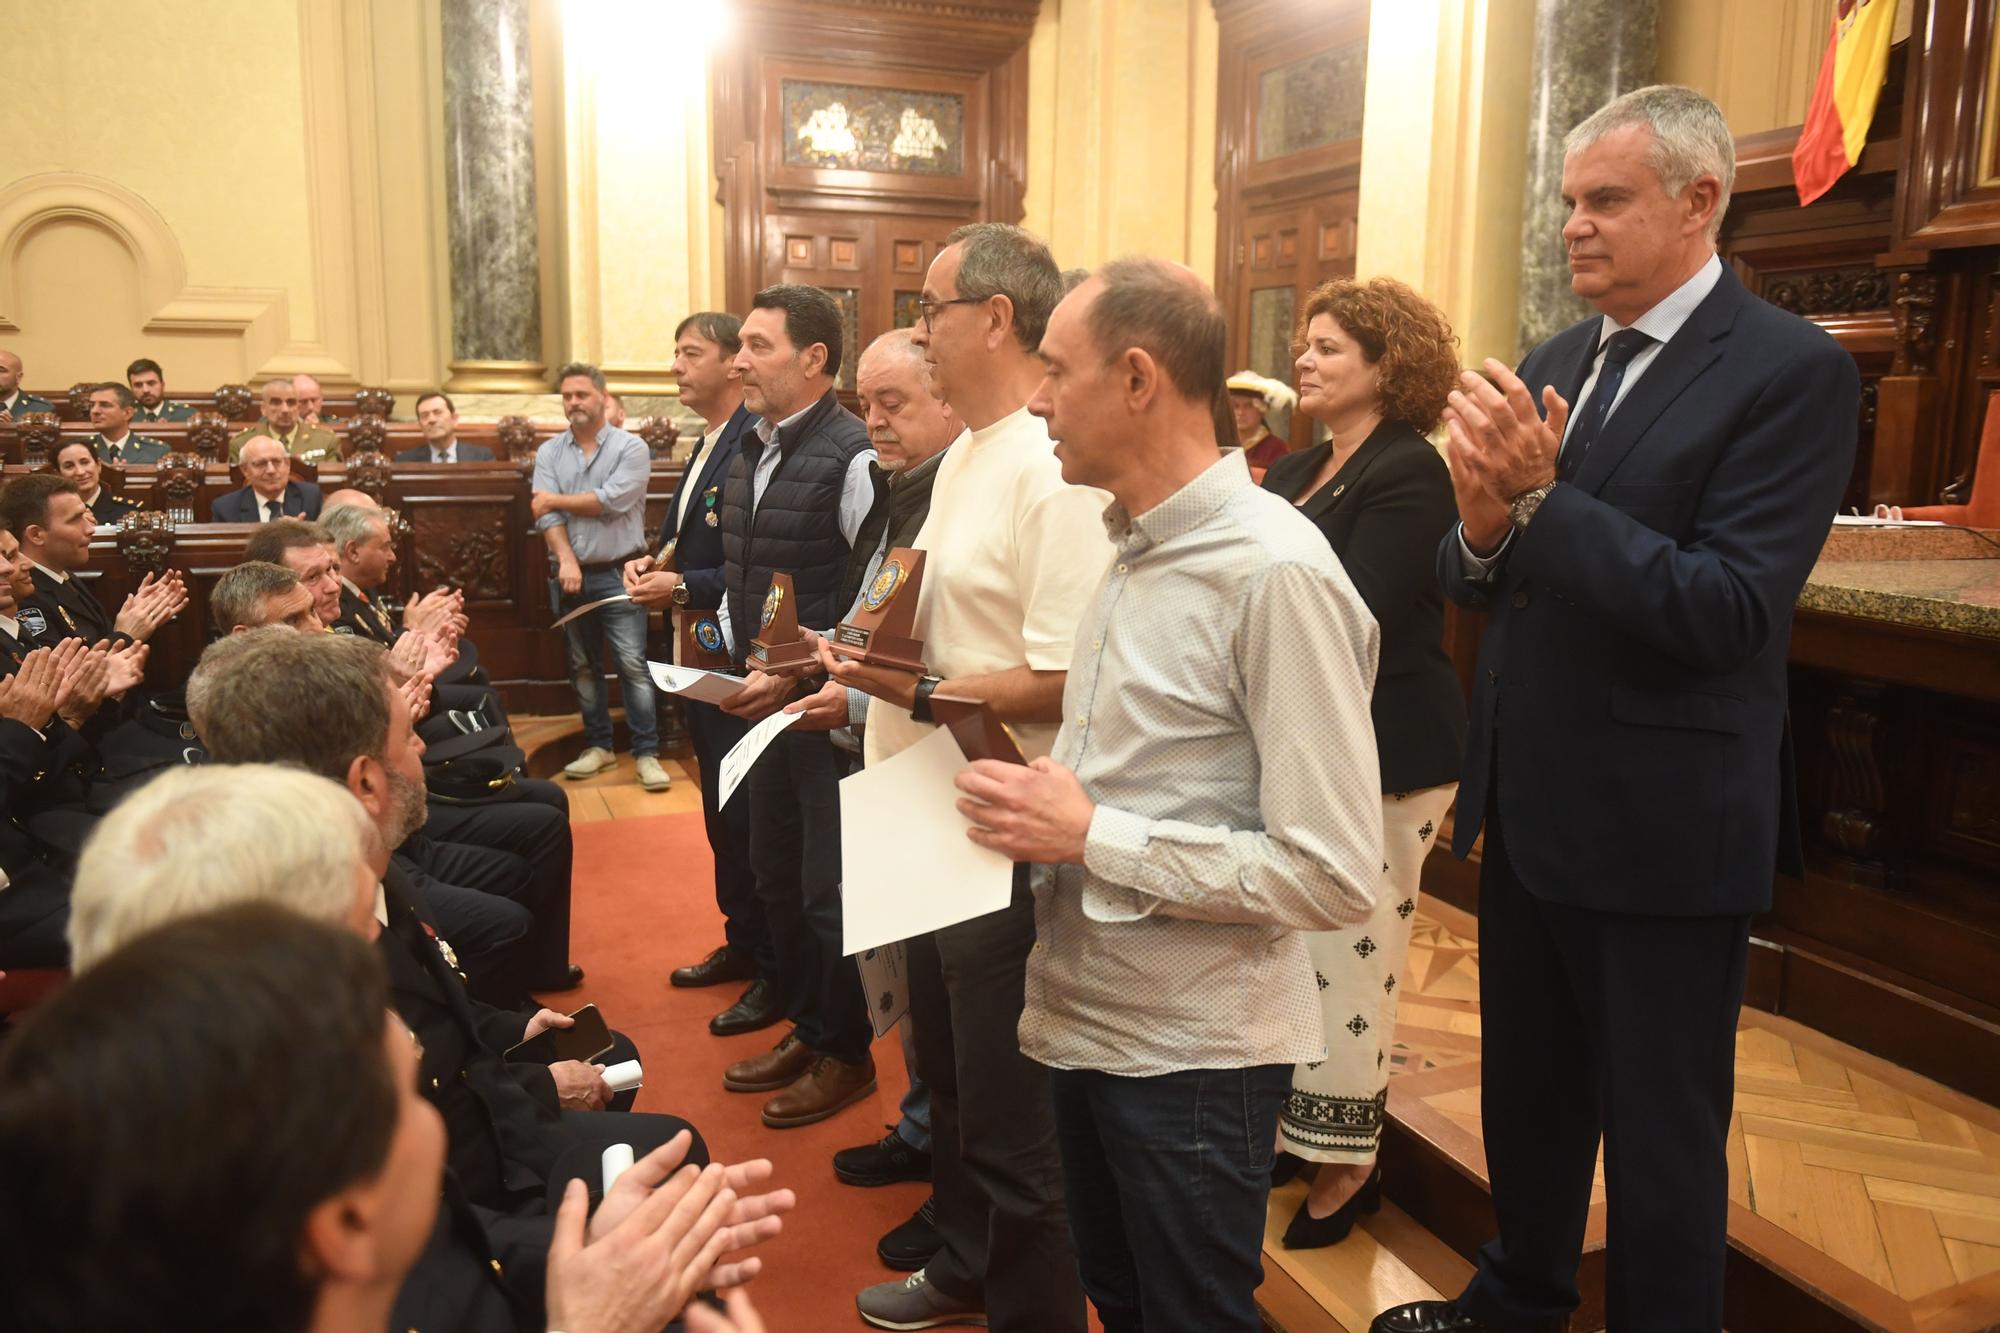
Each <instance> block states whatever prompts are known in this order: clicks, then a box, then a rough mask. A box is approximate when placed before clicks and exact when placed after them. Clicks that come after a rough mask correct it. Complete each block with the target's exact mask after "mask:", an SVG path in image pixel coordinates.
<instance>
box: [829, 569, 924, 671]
mask: <svg viewBox="0 0 2000 1333" xmlns="http://www.w3.org/2000/svg"><path fill="white" fill-rule="evenodd" d="M923 579H924V553H923V552H922V551H919V550H917V549H915V548H914V547H909V546H898V547H897V548H896V549H895V550H893V551H891V552H889V554H888V555H887V556H885V557H883V560H882V565H881V568H879V569H877V570H876V571H875V577H874V579H873V580H872V581H871V582H870V583H869V584H868V587H867V588H866V589H864V590H863V591H862V594H861V606H860V608H859V609H858V610H857V611H855V613H854V618H853V619H852V620H849V621H847V622H846V623H845V624H843V625H841V626H840V628H838V629H836V630H835V631H834V632H833V650H834V652H836V653H838V654H839V655H840V656H842V657H845V658H849V659H851V660H853V661H856V662H866V663H868V664H869V665H870V666H883V667H893V668H894V669H895V670H897V671H914V672H916V673H917V674H918V675H920V676H921V675H923V674H924V645H923V640H921V639H915V638H912V637H911V636H910V631H911V630H912V629H914V628H915V627H916V623H917V591H918V589H919V588H921V587H922V586H923Z"/></svg>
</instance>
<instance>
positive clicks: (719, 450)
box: [653, 406, 757, 611]
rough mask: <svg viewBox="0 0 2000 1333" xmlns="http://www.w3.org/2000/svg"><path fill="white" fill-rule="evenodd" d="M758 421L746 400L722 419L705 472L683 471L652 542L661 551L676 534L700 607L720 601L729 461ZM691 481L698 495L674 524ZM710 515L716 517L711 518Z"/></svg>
mask: <svg viewBox="0 0 2000 1333" xmlns="http://www.w3.org/2000/svg"><path fill="white" fill-rule="evenodd" d="M756 424H757V414H756V413H755V412H752V411H751V410H750V409H749V408H747V407H742V406H738V407H737V409H736V412H735V414H734V415H732V416H731V417H730V418H729V420H728V421H726V422H724V423H723V426H722V434H721V435H719V436H717V437H716V441H715V448H713V449H711V450H709V452H708V457H707V458H704V459H703V460H702V462H701V475H700V476H698V477H697V476H694V475H692V474H690V473H686V472H684V473H682V474H681V480H680V484H679V485H678V486H675V487H674V498H673V499H671V500H669V501H668V502H667V516H666V518H665V519H664V520H663V530H662V531H661V533H660V539H659V540H658V541H657V542H654V543H653V550H654V552H655V553H657V552H658V551H659V549H660V548H661V547H663V546H665V545H666V544H667V542H668V540H669V539H677V540H678V542H679V544H678V545H677V546H675V547H674V563H675V564H677V565H679V566H680V571H681V578H682V580H683V581H684V582H685V583H686V584H687V590H688V605H689V606H691V607H693V608H694V609H696V610H698V611H713V610H714V609H715V608H716V607H718V606H721V605H722V563H723V561H722V527H721V523H722V481H723V478H725V477H727V476H728V475H729V465H730V464H731V463H733V462H735V461H736V454H737V452H738V450H740V449H741V448H742V441H743V437H744V436H745V435H747V434H749V433H750V431H751V429H752V428H754V427H755V426H756ZM689 487H693V488H694V498H693V499H691V500H689V501H688V507H687V518H686V521H684V522H682V523H681V524H679V525H678V526H676V525H675V523H674V515H675V514H677V513H679V512H680V507H681V493H682V492H683V491H685V490H687V489H688V488H689ZM711 497H712V502H711ZM711 516H712V517H713V518H714V520H715V521H714V522H710V521H709V519H710V517H711Z"/></svg>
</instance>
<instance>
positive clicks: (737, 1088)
mask: <svg viewBox="0 0 2000 1333" xmlns="http://www.w3.org/2000/svg"><path fill="white" fill-rule="evenodd" d="M812 1062H813V1051H812V1047H810V1046H808V1045H806V1044H805V1043H804V1042H802V1041H800V1040H799V1036H798V1033H797V1031H792V1032H787V1033H786V1034H785V1036H784V1040H782V1041H780V1042H779V1043H778V1044H777V1045H776V1046H773V1047H772V1048H771V1049H770V1050H768V1051H766V1052H764V1053H763V1054H762V1055H753V1056H751V1057H750V1058H749V1059H748V1060H738V1061H737V1062H736V1063H735V1064H733V1065H731V1066H729V1068H727V1069H725V1070H723V1071H722V1086H723V1087H725V1088H727V1089H729V1090H730V1091H731V1092H770V1091H771V1090H772V1089H774V1088H782V1087H786V1086H788V1085H790V1084H791V1083H793V1082H795V1081H796V1080H797V1079H798V1077H799V1075H801V1074H803V1073H805V1072H806V1069H807V1067H808V1066H809V1065H811V1064H812Z"/></svg>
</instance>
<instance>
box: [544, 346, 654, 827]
mask: <svg viewBox="0 0 2000 1333" xmlns="http://www.w3.org/2000/svg"><path fill="white" fill-rule="evenodd" d="M556 381H557V387H558V388H559V389H560V390H561V391H562V400H563V414H564V415H565V416H567V417H568V418H569V429H568V430H566V431H564V432H563V433H562V434H560V435H558V436H556V437H555V438H554V439H552V440H549V441H547V442H546V443H544V444H543V445H542V447H541V448H540V449H538V450H537V451H536V452H535V490H534V495H533V496H532V497H531V499H530V501H529V508H530V509H531V510H532V512H533V513H534V516H535V527H536V530H537V531H539V532H540V533H541V534H542V540H543V541H545V542H547V543H548V547H549V558H550V560H551V561H552V562H553V563H554V565H555V579H554V582H553V583H552V585H551V588H550V600H551V602H552V603H553V605H554V606H555V609H556V612H557V614H561V613H563V612H564V611H568V610H571V609H574V608H575V607H578V606H582V605H584V604H586V603H589V602H595V601H601V600H603V599H604V598H606V597H616V596H619V595H621V594H622V593H623V592H624V591H625V587H624V580H623V578H622V576H621V575H620V573H619V571H620V570H621V569H623V568H624V565H625V562H626V561H628V560H632V559H635V558H637V557H638V556H640V555H643V554H645V550H646V481H647V479H648V477H649V476H650V475H651V472H652V466H653V465H652V455H651V454H650V453H649V452H648V451H647V448H646V442H645V441H644V440H641V439H640V438H639V437H638V436H636V435H633V434H631V433H630V432H629V431H623V430H620V429H618V428H617V427H616V426H610V425H607V424H605V420H604V411H605V406H606V398H607V395H606V392H605V388H604V372H603V371H601V370H599V369H598V368H597V367H596V366H592V365H586V364H584V363H582V362H572V363H570V364H569V365H566V366H564V367H563V368H562V371H561V372H560V373H559V374H558V375H557V377H556ZM564 633H565V634H566V635H567V636H568V638H569V677H570V682H571V683H572V684H573V685H575V686H576V699H577V705H578V707H579V708H580V709H581V710H582V712H583V745H584V749H583V753H582V754H580V755H578V756H577V757H576V760H575V761H574V762H573V763H571V764H570V765H569V766H568V767H567V768H565V769H563V776H564V777H568V778H587V777H589V776H590V775H591V774H593V773H601V772H603V771H604V770H605V769H607V768H611V767H614V766H615V765H616V764H617V763H618V757H617V755H616V754H615V753H613V751H612V748H611V701H610V697H609V695H608V694H607V693H606V692H605V688H604V650H603V639H604V637H605V636H609V638H610V640H611V652H612V656H613V657H614V658H615V659H616V665H617V668H618V681H619V684H620V686H621V687H622V689H623V690H624V694H625V723H626V725H627V726H628V727H630V728H631V730H632V756H633V759H634V760H635V761H636V764H637V767H638V772H639V785H640V786H642V787H644V788H645V789H646V790H647V791H665V790H666V789H667V786H668V784H669V781H670V779H669V778H668V777H667V771H666V770H665V769H664V768H662V767H660V757H659V756H660V733H659V723H658V721H657V719H656V718H655V716H654V713H653V679H652V677H651V675H649V674H648V672H647V669H646V609H645V608H644V607H642V606H640V605H639V604H638V603H636V602H630V601H625V602H618V603H615V604H613V605H611V606H605V607H600V608H598V609H597V610H596V611H593V612H591V613H590V614H589V615H587V616H583V617H581V618H579V619H577V620H573V621H571V622H570V623H569V625H568V626H567V628H566V629H565V630H564Z"/></svg>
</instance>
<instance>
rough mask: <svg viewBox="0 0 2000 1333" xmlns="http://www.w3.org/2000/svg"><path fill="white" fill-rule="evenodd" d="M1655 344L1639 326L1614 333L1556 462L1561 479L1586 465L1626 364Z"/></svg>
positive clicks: (1557, 474) (1614, 397) (1566, 479)
mask: <svg viewBox="0 0 2000 1333" xmlns="http://www.w3.org/2000/svg"><path fill="white" fill-rule="evenodd" d="M1652 345H1653V336H1652V335H1651V334H1649V333H1641V332H1639V330H1637V329H1620V330H1619V331H1618V332H1616V333H1614V334H1612V335H1611V341H1610V343H1609V344H1607V345H1606V347H1605V349H1604V368H1603V369H1601V370H1599V371H1598V372H1597V387H1595V388H1594V389H1592V390H1591V391H1590V401H1589V402H1587V403H1585V404H1584V405H1583V412H1582V414H1581V415H1580V416H1578V417H1577V419H1576V424H1575V425H1574V426H1572V427H1570V432H1569V439H1568V440H1567V441H1565V442H1564V444H1563V449H1562V456H1561V457H1560V458H1559V459H1558V460H1557V462H1556V479H1557V480H1558V481H1568V480H1570V479H1571V478H1573V477H1575V476H1576V472H1577V469H1578V468H1580V467H1582V466H1583V456H1584V455H1585V454H1587V453H1589V452H1590V446H1591V445H1592V444H1595V443H1596V442H1597V436H1598V433H1599V432H1600V431H1602V430H1603V429H1604V418H1605V417H1607V416H1609V415H1611V404H1612V403H1614V402H1616V401H1617V399H1618V386H1619V385H1621V384H1623V383H1624V382H1625V368H1626V367H1627V366H1629V365H1631V364H1632V358H1633V357H1635V356H1637V355H1639V353H1641V352H1643V351H1645V350H1646V349H1647V348H1648V347H1651V346H1652Z"/></svg>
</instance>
